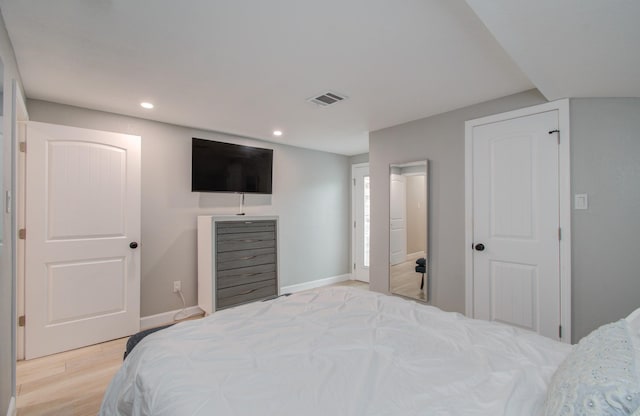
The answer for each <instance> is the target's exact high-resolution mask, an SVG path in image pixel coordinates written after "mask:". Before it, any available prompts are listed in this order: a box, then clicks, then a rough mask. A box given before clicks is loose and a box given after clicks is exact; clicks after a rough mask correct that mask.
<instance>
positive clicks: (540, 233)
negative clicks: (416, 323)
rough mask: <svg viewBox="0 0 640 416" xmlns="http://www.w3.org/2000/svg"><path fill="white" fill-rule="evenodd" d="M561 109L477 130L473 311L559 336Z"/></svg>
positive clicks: (474, 163)
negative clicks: (558, 132)
mask: <svg viewBox="0 0 640 416" xmlns="http://www.w3.org/2000/svg"><path fill="white" fill-rule="evenodd" d="M557 128H558V112H557V111H548V112H544V113H539V114H535V115H531V116H525V117H519V118H514V119H510V120H506V121H501V122H496V123H491V124H486V125H481V126H477V127H474V128H473V242H474V254H473V305H474V308H473V316H474V317H475V318H480V319H487V320H492V321H500V322H504V323H507V324H511V325H516V326H519V327H522V328H526V329H530V330H532V331H536V332H538V333H540V334H542V335H545V336H548V337H550V338H554V339H559V326H560V240H559V225H560V218H559V206H560V205H559V169H558V166H559V165H558V152H559V145H558V141H557V135H556V134H550V132H553V131H554V130H556V129H557Z"/></svg>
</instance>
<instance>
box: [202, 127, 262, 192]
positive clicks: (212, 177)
mask: <svg viewBox="0 0 640 416" xmlns="http://www.w3.org/2000/svg"><path fill="white" fill-rule="evenodd" d="M272 171H273V150H272V149H261V148H258V147H250V146H241V145H237V144H231V143H223V142H216V141H213V140H203V139H197V138H195V137H194V138H193V140H192V146H191V191H193V192H236V193H257V194H270V193H271V174H272Z"/></svg>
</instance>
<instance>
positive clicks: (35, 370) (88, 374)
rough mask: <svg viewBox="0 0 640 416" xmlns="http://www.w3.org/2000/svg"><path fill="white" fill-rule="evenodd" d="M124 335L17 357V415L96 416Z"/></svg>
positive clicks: (115, 368)
mask: <svg viewBox="0 0 640 416" xmlns="http://www.w3.org/2000/svg"><path fill="white" fill-rule="evenodd" d="M126 343H127V338H121V339H116V340H114V341H109V342H105V343H103V344H97V345H92V346H89V347H85V348H80V349H77V350H73V351H67V352H63V353H60V354H55V355H50V356H48V357H42V358H36V359H34V360H29V361H19V362H18V364H17V368H16V370H17V374H16V377H17V386H16V389H17V400H16V403H17V408H18V416H27V415H29V416H36V415H37V416H39V415H56V416H84V415H87V416H88V415H92V416H95V415H96V414H97V413H98V410H99V409H100V403H101V402H102V396H103V395H104V392H105V391H106V389H107V386H108V385H109V382H110V381H111V379H112V378H113V376H114V375H115V373H116V372H117V371H118V369H119V368H120V365H121V364H122V355H123V353H124V350H125V345H126Z"/></svg>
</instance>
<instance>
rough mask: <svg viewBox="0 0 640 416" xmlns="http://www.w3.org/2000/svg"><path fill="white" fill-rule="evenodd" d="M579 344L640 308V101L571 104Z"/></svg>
mask: <svg viewBox="0 0 640 416" xmlns="http://www.w3.org/2000/svg"><path fill="white" fill-rule="evenodd" d="M571 187H572V193H573V194H576V193H586V194H588V196H589V209H588V210H585V211H581V210H573V211H572V225H571V226H572V241H571V245H572V246H571V249H572V295H573V304H572V309H573V324H572V327H573V340H574V341H577V340H578V339H580V338H581V337H583V336H585V335H587V334H588V333H589V332H590V331H592V330H593V329H595V328H597V327H598V326H600V325H602V324H605V323H608V322H612V321H615V320H618V319H620V318H623V317H624V316H626V315H628V314H629V313H630V312H631V311H633V310H634V309H636V308H638V307H640V255H639V254H640V98H616V99H606V98H585V99H572V100H571Z"/></svg>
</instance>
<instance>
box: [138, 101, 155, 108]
mask: <svg viewBox="0 0 640 416" xmlns="http://www.w3.org/2000/svg"><path fill="white" fill-rule="evenodd" d="M140 107H142V108H146V109H147V110H151V109H152V108H153V104H151V103H148V102H146V101H145V102H142V103H140Z"/></svg>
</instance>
